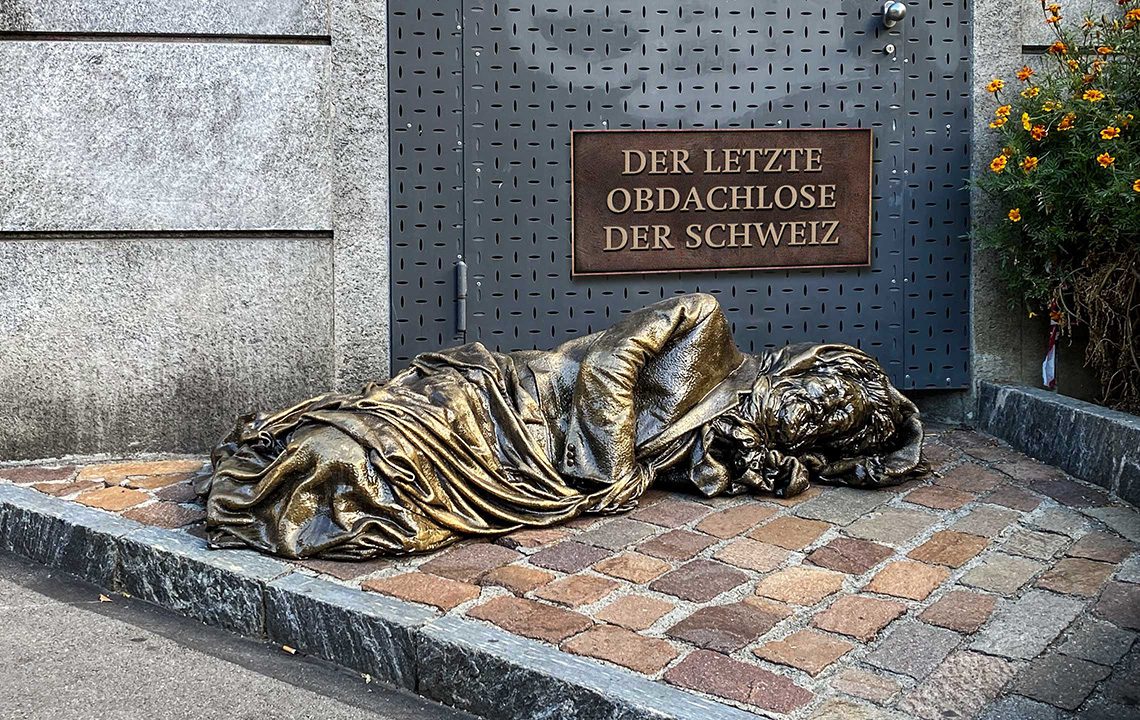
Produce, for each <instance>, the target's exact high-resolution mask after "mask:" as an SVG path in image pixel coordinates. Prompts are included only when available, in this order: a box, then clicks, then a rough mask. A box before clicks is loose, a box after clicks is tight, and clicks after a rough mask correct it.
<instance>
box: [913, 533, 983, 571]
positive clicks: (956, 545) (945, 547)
mask: <svg viewBox="0 0 1140 720" xmlns="http://www.w3.org/2000/svg"><path fill="white" fill-rule="evenodd" d="M988 544H989V541H988V540H986V539H985V538H980V537H978V536H977V535H967V534H966V533H959V532H953V531H951V530H942V531H941V532H936V533H934V535H933V536H931V538H930V539H929V540H927V541H926V542H924V543H923V544H922V545H919V546H918V547H916V548H915V549H914V550H911V551H910V553H908V557H910V558H912V559H914V560H919V561H921V562H926V563H935V564H938V565H947V566H949V567H953V568H957V567H962V566H963V565H965V564H966V563H967V562H969V560H970V559H971V558H973V557H974V556H975V555H977V554H978V553H980V552H981V551H982V550H984V549H985V548H986V546H987V545H988Z"/></svg>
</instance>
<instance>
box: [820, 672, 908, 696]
mask: <svg viewBox="0 0 1140 720" xmlns="http://www.w3.org/2000/svg"><path fill="white" fill-rule="evenodd" d="M831 687H832V688H834V689H836V690H838V691H839V692H842V693H847V694H848V695H854V696H855V697H858V698H863V699H864V700H870V701H871V702H873V703H878V704H880V705H885V704H886V703H888V702H889V701H890V699H891V698H893V697H894V696H895V695H896V694H898V692H899V690H901V689H902V686H900V685H899V684H898V683H897V682H895V681H894V680H891V679H890V678H886V677H883V676H881V675H876V674H875V673H872V672H867V671H866V670H856V669H854V668H845V669H844V670H842V671H841V672H839V674H837V675H836V676H835V677H833V678H832V679H831Z"/></svg>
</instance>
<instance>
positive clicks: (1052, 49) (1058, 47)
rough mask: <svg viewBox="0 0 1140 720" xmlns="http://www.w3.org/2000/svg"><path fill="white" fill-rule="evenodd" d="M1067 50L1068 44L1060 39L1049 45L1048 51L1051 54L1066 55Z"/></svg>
mask: <svg viewBox="0 0 1140 720" xmlns="http://www.w3.org/2000/svg"><path fill="white" fill-rule="evenodd" d="M1068 52H1069V46H1068V45H1066V44H1065V43H1063V42H1061V41H1060V40H1058V41H1056V42H1055V43H1053V44H1052V45H1050V46H1049V53H1050V54H1052V55H1066V54H1068Z"/></svg>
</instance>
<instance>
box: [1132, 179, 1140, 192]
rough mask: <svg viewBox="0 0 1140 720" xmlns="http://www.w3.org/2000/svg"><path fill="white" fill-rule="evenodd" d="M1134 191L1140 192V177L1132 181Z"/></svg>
mask: <svg viewBox="0 0 1140 720" xmlns="http://www.w3.org/2000/svg"><path fill="white" fill-rule="evenodd" d="M1132 192H1138V193H1140V178H1136V180H1134V181H1133V182H1132Z"/></svg>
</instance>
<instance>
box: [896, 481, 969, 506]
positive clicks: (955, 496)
mask: <svg viewBox="0 0 1140 720" xmlns="http://www.w3.org/2000/svg"><path fill="white" fill-rule="evenodd" d="M975 497H976V496H975V495H974V494H972V493H968V492H962V491H961V490H955V489H954V488H948V487H943V486H941V485H926V486H924V487H920V488H918V489H917V490H912V491H911V492H909V493H907V495H906V496H905V497H903V500H905V501H907V502H908V503H913V504H915V505H922V506H923V507H928V508H933V509H935V510H957V509H958V508H960V507H962V506H963V505H965V504H966V503H968V502H972V501H973V500H974V498H975Z"/></svg>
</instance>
